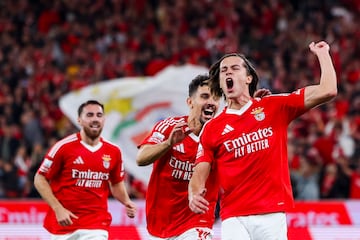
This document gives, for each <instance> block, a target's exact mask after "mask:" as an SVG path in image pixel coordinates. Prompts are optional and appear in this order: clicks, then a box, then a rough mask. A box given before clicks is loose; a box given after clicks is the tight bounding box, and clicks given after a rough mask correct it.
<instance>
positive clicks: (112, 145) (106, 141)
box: [101, 137, 120, 151]
mask: <svg viewBox="0 0 360 240" xmlns="http://www.w3.org/2000/svg"><path fill="white" fill-rule="evenodd" d="M101 141H102V142H103V144H104V145H105V146H107V147H109V148H111V149H113V150H114V151H120V147H119V146H118V145H117V144H115V143H114V142H112V141H110V140H109V139H105V138H103V137H102V138H101Z"/></svg>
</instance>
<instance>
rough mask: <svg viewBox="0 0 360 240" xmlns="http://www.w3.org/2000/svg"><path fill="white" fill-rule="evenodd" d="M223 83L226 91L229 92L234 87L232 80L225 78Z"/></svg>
mask: <svg viewBox="0 0 360 240" xmlns="http://www.w3.org/2000/svg"><path fill="white" fill-rule="evenodd" d="M225 81H226V87H227V89H228V90H231V89H232V88H233V87H234V80H233V79H232V78H227V79H226V80H225Z"/></svg>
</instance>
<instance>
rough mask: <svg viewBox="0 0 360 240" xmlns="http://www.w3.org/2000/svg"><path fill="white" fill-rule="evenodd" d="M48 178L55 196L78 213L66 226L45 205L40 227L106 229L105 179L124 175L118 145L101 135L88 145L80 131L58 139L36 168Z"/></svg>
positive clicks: (53, 230) (114, 180)
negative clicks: (61, 224)
mask: <svg viewBox="0 0 360 240" xmlns="http://www.w3.org/2000/svg"><path fill="white" fill-rule="evenodd" d="M38 173H39V174H42V175H44V176H45V177H46V179H48V180H49V182H50V186H51V189H52V191H53V192H54V195H55V196H56V198H57V199H58V200H59V201H60V202H61V204H62V205H63V206H64V207H65V208H67V209H68V210H70V211H71V212H72V213H74V214H75V215H76V216H78V217H79V218H78V219H72V221H73V224H72V225H70V226H65V227H64V226H60V225H59V224H58V222H57V220H56V216H55V213H54V211H53V210H52V209H49V211H48V212H47V215H46V217H45V220H44V227H45V228H46V229H47V230H48V231H49V232H51V233H53V234H64V233H69V232H73V231H75V230H77V229H104V230H108V227H109V225H110V223H111V215H110V213H109V212H108V206H107V204H108V202H107V200H108V196H109V182H112V183H113V184H114V183H118V182H120V181H122V180H123V178H124V168H123V163H122V159H121V152H120V149H119V148H118V147H117V146H115V145H114V144H112V143H110V142H107V141H105V140H104V139H102V138H101V140H100V143H99V144H98V145H97V146H95V147H92V146H89V145H87V144H86V143H84V142H82V141H81V139H80V133H77V134H72V135H70V136H68V137H66V138H64V139H62V140H60V141H58V142H57V143H56V144H55V145H54V146H53V147H52V148H51V149H50V150H49V151H48V152H47V154H46V156H45V158H44V160H43V162H42V164H41V166H40V168H39V170H38Z"/></svg>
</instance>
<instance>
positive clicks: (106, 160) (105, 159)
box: [102, 154, 111, 169]
mask: <svg viewBox="0 0 360 240" xmlns="http://www.w3.org/2000/svg"><path fill="white" fill-rule="evenodd" d="M102 160H103V166H104V168H106V169H108V168H109V167H110V160H111V157H110V156H109V155H105V154H104V155H103V156H102Z"/></svg>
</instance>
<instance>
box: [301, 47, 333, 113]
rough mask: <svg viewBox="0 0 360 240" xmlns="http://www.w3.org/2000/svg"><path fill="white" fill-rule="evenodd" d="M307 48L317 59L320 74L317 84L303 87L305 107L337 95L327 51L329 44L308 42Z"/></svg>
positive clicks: (318, 103) (310, 106)
mask: <svg viewBox="0 0 360 240" xmlns="http://www.w3.org/2000/svg"><path fill="white" fill-rule="evenodd" d="M309 48H310V51H311V52H313V53H314V54H315V55H316V56H317V58H318V60H319V64H320V69H321V76H320V83H319V84H318V85H311V86H307V87H306V88H305V107H306V108H307V109H310V108H313V107H315V106H317V105H320V104H322V103H325V102H327V101H330V100H331V99H333V98H334V97H335V96H336V95H337V80H336V73H335V69H334V66H333V63H332V59H331V56H330V53H329V51H330V46H329V45H328V44H327V43H326V42H324V41H320V42H318V43H314V42H312V43H310V45H309Z"/></svg>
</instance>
